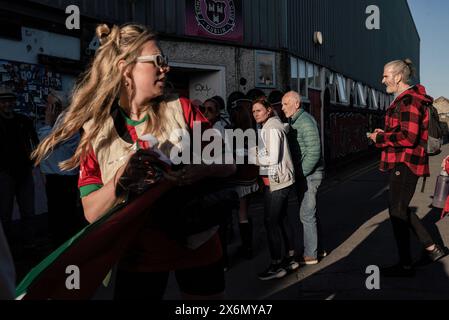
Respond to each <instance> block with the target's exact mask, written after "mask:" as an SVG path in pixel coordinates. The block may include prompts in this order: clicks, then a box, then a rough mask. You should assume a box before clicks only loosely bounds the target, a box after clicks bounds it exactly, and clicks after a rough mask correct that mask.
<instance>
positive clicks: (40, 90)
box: [0, 60, 62, 119]
mask: <svg viewBox="0 0 449 320" xmlns="http://www.w3.org/2000/svg"><path fill="white" fill-rule="evenodd" d="M0 85H6V86H9V87H12V89H13V90H14V91H15V93H16V95H17V107H16V109H17V111H18V112H21V113H24V114H27V115H29V116H31V117H34V116H35V115H37V119H40V118H43V117H44V111H45V110H44V107H45V104H46V99H47V95H48V92H49V90H50V89H54V90H61V89H62V81H61V74H59V73H57V72H53V71H51V70H49V69H48V68H47V67H46V66H43V65H37V64H30V63H22V62H15V61H7V60H0Z"/></svg>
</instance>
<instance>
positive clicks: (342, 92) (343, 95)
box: [337, 74, 349, 104]
mask: <svg viewBox="0 0 449 320" xmlns="http://www.w3.org/2000/svg"><path fill="white" fill-rule="evenodd" d="M337 91H338V102H340V103H341V104H348V102H349V101H348V96H347V92H346V81H345V78H344V77H343V76H342V75H340V74H338V75H337Z"/></svg>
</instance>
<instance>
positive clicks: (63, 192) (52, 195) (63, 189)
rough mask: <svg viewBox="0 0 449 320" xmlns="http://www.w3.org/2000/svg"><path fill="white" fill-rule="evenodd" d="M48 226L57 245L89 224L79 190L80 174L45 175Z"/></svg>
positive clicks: (53, 241)
mask: <svg viewBox="0 0 449 320" xmlns="http://www.w3.org/2000/svg"><path fill="white" fill-rule="evenodd" d="M45 180H46V183H45V189H46V192H47V207H48V228H49V231H50V237H51V240H52V243H53V245H54V246H55V247H57V246H59V245H61V244H63V243H64V242H65V241H67V240H68V239H70V237H72V236H74V235H75V234H76V233H77V232H78V231H80V230H81V229H82V228H83V227H85V226H86V225H87V221H86V220H85V219H84V214H83V210H82V207H81V205H80V198H79V192H78V175H76V176H63V175H53V174H49V175H46V176H45Z"/></svg>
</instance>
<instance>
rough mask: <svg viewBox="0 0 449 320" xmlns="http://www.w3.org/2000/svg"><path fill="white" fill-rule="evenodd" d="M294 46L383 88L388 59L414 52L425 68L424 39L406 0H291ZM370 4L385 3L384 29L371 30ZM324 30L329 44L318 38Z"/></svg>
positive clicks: (313, 58) (413, 56)
mask: <svg viewBox="0 0 449 320" xmlns="http://www.w3.org/2000/svg"><path fill="white" fill-rule="evenodd" d="M287 1H288V18H287V19H288V33H289V35H288V49H289V50H290V51H291V52H292V53H294V54H297V55H298V56H300V57H303V58H305V59H307V60H311V61H313V62H316V63H319V64H321V65H324V66H326V67H329V68H331V69H333V70H336V71H338V72H341V73H343V74H344V75H346V76H349V77H351V78H353V79H354V80H360V81H363V82H365V83H367V84H369V85H371V86H374V87H377V88H381V85H380V79H381V74H382V71H383V65H384V64H385V63H386V62H388V61H390V60H394V59H404V58H407V57H409V58H411V59H412V60H413V61H414V62H415V64H416V66H417V69H418V71H419V52H420V48H419V46H420V40H419V36H418V33H417V32H416V28H415V26H414V22H413V20H412V18H411V15H410V11H409V8H408V6H407V1H406V0H341V1H335V0H287ZM369 5H377V6H378V7H379V9H380V21H381V25H380V30H368V29H367V28H366V25H365V22H366V19H367V18H368V14H366V13H365V11H366V8H367V7H368V6H369ZM314 31H321V32H322V33H323V37H324V44H323V45H322V46H317V45H315V44H314V43H313V33H314Z"/></svg>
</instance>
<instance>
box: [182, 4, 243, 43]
mask: <svg viewBox="0 0 449 320" xmlns="http://www.w3.org/2000/svg"><path fill="white" fill-rule="evenodd" d="M185 31H186V35H189V36H200V37H207V38H213V39H217V40H227V41H239V42H242V41H243V21H242V1H241V0H186V30H185Z"/></svg>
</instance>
